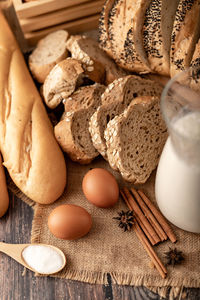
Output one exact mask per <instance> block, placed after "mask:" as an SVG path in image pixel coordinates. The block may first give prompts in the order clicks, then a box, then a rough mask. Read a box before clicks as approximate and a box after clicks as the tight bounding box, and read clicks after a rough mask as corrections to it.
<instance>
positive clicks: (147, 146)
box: [105, 96, 167, 184]
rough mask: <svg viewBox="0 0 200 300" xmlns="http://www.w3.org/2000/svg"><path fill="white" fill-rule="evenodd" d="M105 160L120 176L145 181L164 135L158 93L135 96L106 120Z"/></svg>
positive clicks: (164, 139) (154, 163)
mask: <svg viewBox="0 0 200 300" xmlns="http://www.w3.org/2000/svg"><path fill="white" fill-rule="evenodd" d="M105 138H106V143H107V147H108V150H107V154H108V162H109V163H110V165H111V167H112V166H114V168H115V169H116V167H117V169H118V170H119V172H120V173H121V175H122V177H123V178H124V179H125V180H126V181H129V182H132V183H135V184H141V183H145V182H146V180H147V179H148V178H149V176H150V175H151V173H152V171H153V170H154V169H155V168H156V166H157V164H158V160H159V157H160V155H161V152H162V149H163V146H164V144H165V141H166V138H167V129H166V126H165V122H164V120H163V119H162V116H161V112H160V99H159V98H158V97H150V96H144V97H138V98H136V99H135V100H133V101H132V102H131V104H130V105H129V106H128V108H127V109H126V110H125V111H124V112H123V113H122V114H121V115H119V116H116V117H115V118H114V119H113V120H112V121H110V122H109V123H108V126H107V129H106V130H105Z"/></svg>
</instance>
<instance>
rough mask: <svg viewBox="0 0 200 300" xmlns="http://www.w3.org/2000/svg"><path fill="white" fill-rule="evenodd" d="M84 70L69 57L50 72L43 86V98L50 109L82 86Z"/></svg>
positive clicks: (76, 61) (75, 60)
mask: <svg viewBox="0 0 200 300" xmlns="http://www.w3.org/2000/svg"><path fill="white" fill-rule="evenodd" d="M83 77H84V70H83V68H82V64H81V62H79V61H78V60H77V59H73V58H71V57H69V58H66V59H65V60H63V61H61V62H59V63H58V64H57V65H55V66H54V68H53V69H52V70H51V71H50V73H49V74H48V76H47V78H46V79H45V81H44V85H43V97H44V101H45V103H46V104H47V106H48V107H49V108H51V109H53V108H55V107H56V106H58V104H60V102H61V101H62V100H63V99H66V98H67V97H69V96H70V95H71V94H72V93H73V92H74V91H75V89H76V88H77V87H79V86H80V85H81V84H82V81H83Z"/></svg>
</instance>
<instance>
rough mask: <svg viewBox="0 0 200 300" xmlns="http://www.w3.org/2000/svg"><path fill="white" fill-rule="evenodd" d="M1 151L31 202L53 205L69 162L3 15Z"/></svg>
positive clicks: (0, 26) (0, 42)
mask: <svg viewBox="0 0 200 300" xmlns="http://www.w3.org/2000/svg"><path fill="white" fill-rule="evenodd" d="M0 149H1V152H2V155H3V160H4V166H5V167H6V168H7V170H8V172H9V174H10V176H11V178H12V179H13V181H14V182H15V184H16V185H17V186H18V187H19V188H20V189H21V190H22V191H23V193H24V194H26V195H27V196H28V197H29V198H30V199H32V200H34V201H36V202H38V203H42V204H48V203H52V202H54V201H55V200H56V199H57V198H58V197H59V196H60V195H61V194H62V193H63V190H64V187H65V185H66V164H65V160H64V156H63V154H62V152H61V150H60V148H59V146H58V144H57V142H56V140H55V137H54V133H53V128H52V126H51V123H50V121H49V119H48V116H47V113H46V111H45V108H44V106H43V103H42V100H41V98H40V95H39V93H38V91H37V89H36V87H35V85H34V82H33V80H32V78H31V76H30V73H29V71H28V68H27V67H26V64H25V61H24V58H23V55H22V53H21V52H20V49H19V47H18V45H17V43H16V41H15V38H14V36H13V34H12V32H11V30H10V28H9V26H8V24H7V22H6V20H5V18H4V16H3V14H2V12H1V11H0Z"/></svg>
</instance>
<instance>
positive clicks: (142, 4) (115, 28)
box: [109, 0, 150, 73]
mask: <svg viewBox="0 0 200 300" xmlns="http://www.w3.org/2000/svg"><path fill="white" fill-rule="evenodd" d="M149 2H150V0H134V1H133V0H132V1H131V0H129V1H128V2H127V1H125V0H116V1H115V3H114V5H113V8H112V9H111V11H110V17H109V38H110V40H111V49H112V52H113V58H114V59H115V61H116V62H117V64H118V65H119V66H121V67H122V68H124V69H127V70H129V71H134V72H138V73H148V72H150V67H149V63H148V60H147V57H146V53H145V51H144V47H143V36H142V27H143V23H144V16H145V11H146V8H147V7H148V4H149Z"/></svg>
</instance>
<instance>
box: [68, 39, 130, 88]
mask: <svg viewBox="0 0 200 300" xmlns="http://www.w3.org/2000/svg"><path fill="white" fill-rule="evenodd" d="M70 51H71V55H72V57H73V58H76V59H78V60H80V61H82V62H83V65H85V69H86V71H88V72H89V73H88V74H87V75H88V76H90V78H91V74H92V72H96V73H98V72H99V71H101V72H102V70H103V71H104V72H105V73H103V75H104V74H105V80H102V76H101V81H100V82H101V83H105V84H106V85H107V84H109V83H111V82H112V81H114V80H115V79H117V78H120V77H123V76H125V75H127V73H126V72H125V71H124V70H122V69H120V68H119V67H118V66H117V65H116V64H115V63H114V61H112V60H111V59H110V58H109V56H108V55H107V54H106V53H105V52H104V51H103V50H102V49H100V47H99V44H98V42H97V41H95V40H94V39H92V38H89V37H85V36H83V37H81V38H78V39H76V40H74V42H73V43H72V45H71V50H70Z"/></svg>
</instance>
